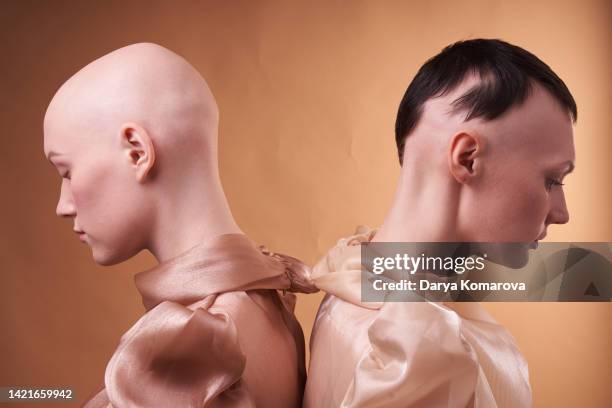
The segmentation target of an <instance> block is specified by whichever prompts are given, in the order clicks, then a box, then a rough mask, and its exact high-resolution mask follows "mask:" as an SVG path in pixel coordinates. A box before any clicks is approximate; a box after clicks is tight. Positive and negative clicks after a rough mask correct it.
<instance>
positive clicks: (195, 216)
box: [148, 177, 242, 262]
mask: <svg viewBox="0 0 612 408" xmlns="http://www.w3.org/2000/svg"><path fill="white" fill-rule="evenodd" d="M212 179H213V180H212V182H210V183H207V184H205V185H204V184H203V185H196V183H191V185H189V186H184V188H183V189H182V190H181V191H180V193H179V194H173V195H172V196H173V200H170V199H169V198H168V197H166V196H164V197H163V200H162V203H161V204H160V206H159V208H158V217H157V220H158V222H157V225H155V226H153V232H152V234H151V236H152V239H151V241H150V243H149V245H148V249H149V251H151V253H152V254H153V255H154V256H155V258H157V260H158V261H159V262H165V261H167V260H168V259H172V258H174V257H175V256H177V255H180V254H181V253H183V252H185V251H187V250H188V249H190V248H193V247H194V246H196V245H198V244H200V243H202V242H204V241H207V240H209V239H211V238H214V237H216V236H218V235H223V234H232V233H237V234H241V233H242V231H241V230H240V228H239V227H238V225H237V224H236V222H235V220H234V217H233V216H232V213H231V211H230V208H229V205H228V202H227V199H226V197H225V194H224V192H223V188H222V186H221V182H220V181H219V179H218V177H212Z"/></svg>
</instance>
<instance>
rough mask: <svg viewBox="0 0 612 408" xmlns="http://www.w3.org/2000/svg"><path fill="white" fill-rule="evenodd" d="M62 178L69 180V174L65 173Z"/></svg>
mask: <svg viewBox="0 0 612 408" xmlns="http://www.w3.org/2000/svg"><path fill="white" fill-rule="evenodd" d="M62 178H65V179H68V180H70V172H69V171H67V172H66V173H64V174H62Z"/></svg>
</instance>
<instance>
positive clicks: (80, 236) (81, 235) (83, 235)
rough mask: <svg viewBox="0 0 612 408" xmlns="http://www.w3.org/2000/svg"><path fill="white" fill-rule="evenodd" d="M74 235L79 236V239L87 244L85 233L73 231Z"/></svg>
mask: <svg viewBox="0 0 612 408" xmlns="http://www.w3.org/2000/svg"><path fill="white" fill-rule="evenodd" d="M73 231H74V233H75V234H77V235H78V236H79V239H80V240H81V241H83V242H85V231H81V230H79V229H76V228H75V229H73Z"/></svg>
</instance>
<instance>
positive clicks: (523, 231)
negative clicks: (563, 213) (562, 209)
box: [499, 178, 548, 242]
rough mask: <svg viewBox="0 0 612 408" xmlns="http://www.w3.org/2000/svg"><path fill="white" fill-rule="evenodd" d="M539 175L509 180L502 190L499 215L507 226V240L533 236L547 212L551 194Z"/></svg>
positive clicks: (538, 230)
mask: <svg viewBox="0 0 612 408" xmlns="http://www.w3.org/2000/svg"><path fill="white" fill-rule="evenodd" d="M539 181H540V180H539V179H530V180H526V179H524V178H523V179H520V180H513V182H510V183H508V185H507V188H506V189H505V192H502V193H500V195H499V197H500V203H499V208H500V211H499V217H500V218H501V219H503V224H504V228H507V237H506V240H508V241H521V242H522V241H527V242H530V241H532V240H534V239H535V238H536V237H537V235H538V234H539V233H540V231H541V228H542V226H543V225H544V221H545V219H546V214H547V213H548V194H547V192H546V189H545V187H544V184H543V182H542V183H540V182H539Z"/></svg>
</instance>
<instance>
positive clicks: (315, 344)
mask: <svg viewBox="0 0 612 408" xmlns="http://www.w3.org/2000/svg"><path fill="white" fill-rule="evenodd" d="M374 233H375V231H374V230H361V231H360V232H359V233H357V234H356V235H354V236H351V237H348V238H345V239H341V240H340V241H339V242H338V244H337V245H336V246H335V247H334V248H332V249H331V250H330V251H329V253H328V254H327V256H325V257H324V258H323V259H322V260H321V261H320V262H319V263H318V264H317V265H316V266H315V268H314V269H313V272H312V279H313V282H314V283H315V285H316V286H317V287H318V288H319V289H322V290H324V291H325V292H327V295H326V297H325V299H324V300H323V302H322V303H321V306H320V308H319V312H318V314H317V318H316V322H315V326H314V329H313V332H312V337H311V342H310V350H311V358H310V366H309V371H308V381H307V385H306V392H305V395H304V406H305V407H307V408H327V407H368V408H374V407H487V408H489V407H513V408H514V407H530V406H531V405H532V401H531V389H530V385H529V373H528V368H527V363H526V361H525V359H524V358H523V356H522V354H521V353H520V351H519V350H518V348H517V346H516V344H515V341H514V339H513V338H512V336H511V335H510V333H509V332H508V331H507V330H506V329H505V328H504V327H502V326H501V325H499V324H498V323H497V322H496V321H495V320H494V319H493V318H492V317H491V316H490V315H489V314H488V313H487V312H486V311H485V310H484V308H483V307H482V306H480V305H479V304H478V303H433V302H410V303H406V302H404V303H402V302H387V303H363V302H361V300H360V293H361V292H360V290H361V287H360V273H361V261H360V256H361V253H360V245H359V244H360V243H361V242H364V241H369V240H370V239H371V238H372V237H373V235H374Z"/></svg>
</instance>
